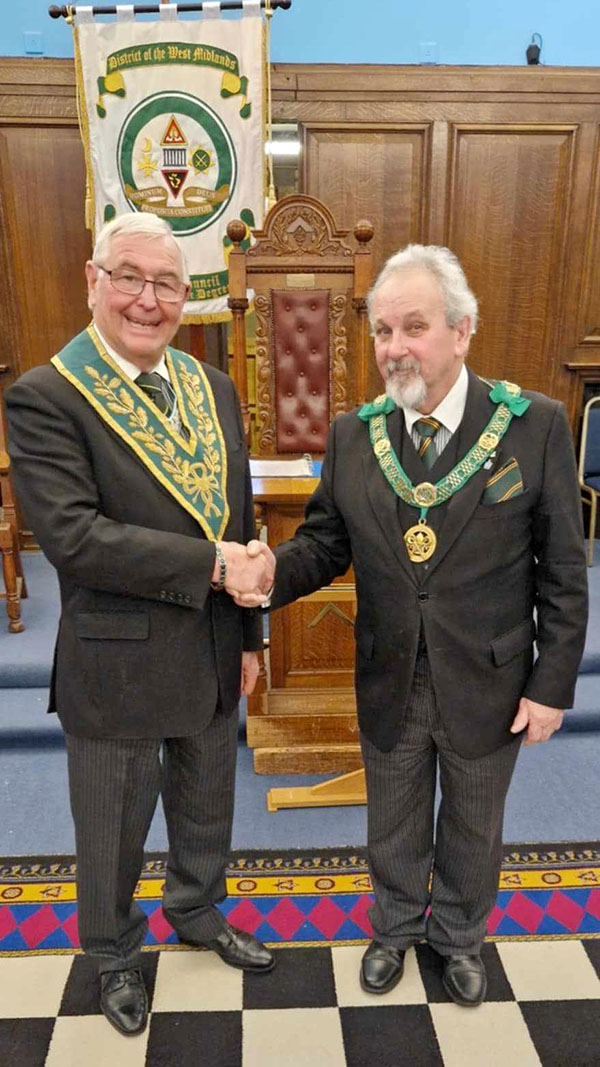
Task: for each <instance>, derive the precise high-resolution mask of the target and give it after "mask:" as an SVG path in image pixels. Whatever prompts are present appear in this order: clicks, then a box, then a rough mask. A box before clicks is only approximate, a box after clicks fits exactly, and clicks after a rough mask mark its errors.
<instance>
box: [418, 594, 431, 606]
mask: <svg viewBox="0 0 600 1067" xmlns="http://www.w3.org/2000/svg"><path fill="white" fill-rule="evenodd" d="M417 600H419V601H420V603H421V604H423V603H424V602H425V601H426V600H429V593H419V594H418V596H417Z"/></svg>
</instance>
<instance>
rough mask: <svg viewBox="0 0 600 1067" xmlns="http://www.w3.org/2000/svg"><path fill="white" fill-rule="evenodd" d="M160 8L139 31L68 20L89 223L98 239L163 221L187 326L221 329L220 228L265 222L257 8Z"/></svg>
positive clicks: (250, 0)
mask: <svg viewBox="0 0 600 1067" xmlns="http://www.w3.org/2000/svg"><path fill="white" fill-rule="evenodd" d="M205 8H208V9H210V12H211V15H217V16H218V15H219V5H218V4H211V5H209V4H205ZM164 9H165V11H164V13H163V12H162V11H161V15H162V17H161V18H160V19H159V20H156V21H153V22H146V21H140V20H137V19H134V15H133V8H132V7H120V8H117V20H116V21H111V22H103V23H100V22H98V21H96V20H95V19H94V17H93V15H92V9H91V8H82V7H77V9H76V15H75V56H76V68H77V81H78V97H79V107H80V123H81V130H82V136H83V142H84V148H85V155H86V166H87V186H88V189H87V192H88V199H87V206H86V221H87V224H88V226H89V227H90V229H92V231H93V233H94V235H95V234H96V233H97V231H98V230H99V228H100V227H101V226H102V224H103V223H104V222H106V221H108V220H109V219H111V218H113V217H114V215H118V214H122V213H123V212H127V211H148V212H153V213H154V214H156V215H160V216H162V217H163V218H165V219H167V220H168V222H169V224H170V225H171V227H172V229H173V232H174V233H175V235H176V236H177V237H178V238H180V239H181V243H182V246H183V249H184V252H185V255H186V260H187V264H188V268H189V271H190V276H191V292H190V297H189V301H188V303H187V304H186V307H185V315H186V319H185V321H187V322H217V321H222V320H224V319H226V318H229V313H228V311H227V261H228V245H229V244H230V242H229V238H228V237H227V235H226V229H227V224H228V223H229V222H230V221H231V220H232V219H234V218H241V219H242V220H243V221H244V222H245V223H246V225H247V227H248V230H249V229H250V228H252V227H255V226H260V225H261V223H262V218H263V209H264V202H265V167H264V130H265V113H264V112H265V109H264V97H265V92H264V82H265V78H264V74H265V56H264V33H263V19H262V17H261V15H260V7H259V4H258V2H257V0H245V3H244V11H243V14H242V17H241V18H235V19H228V18H223V17H206V16H204V17H203V18H201V19H198V20H193V21H192V20H188V21H183V20H181V19H179V18H177V15H176V8H175V5H170V4H165V5H164ZM248 236H249V234H248Z"/></svg>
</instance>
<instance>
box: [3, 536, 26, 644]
mask: <svg viewBox="0 0 600 1067" xmlns="http://www.w3.org/2000/svg"><path fill="white" fill-rule="evenodd" d="M0 547H1V549H2V574H3V577H4V588H5V589H6V614H7V615H8V629H9V631H10V632H11V633H13V634H20V633H22V631H23V630H24V629H25V627H24V625H23V623H22V622H21V597H20V593H19V582H18V578H17V570H16V567H15V557H14V552H13V542H12V532H11V529H10V526H8V525H6V526H5V525H4V524H3V525H2V526H1V527H0Z"/></svg>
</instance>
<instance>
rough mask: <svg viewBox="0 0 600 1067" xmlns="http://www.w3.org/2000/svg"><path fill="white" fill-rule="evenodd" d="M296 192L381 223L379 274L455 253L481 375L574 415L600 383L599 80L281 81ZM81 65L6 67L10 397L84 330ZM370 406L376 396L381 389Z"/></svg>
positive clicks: (576, 73) (592, 73) (468, 71)
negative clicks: (541, 396) (434, 251)
mask: <svg viewBox="0 0 600 1067" xmlns="http://www.w3.org/2000/svg"><path fill="white" fill-rule="evenodd" d="M273 75H274V77H273V110H274V118H275V120H276V121H280V122H287V123H290V122H293V123H297V124H298V128H299V132H300V137H301V141H302V146H303V151H302V157H301V171H300V181H299V186H300V191H302V192H307V193H310V194H312V195H314V196H317V197H319V198H320V199H322V200H323V201H324V202H325V203H326V204H327V205H328V206H329V208H330V209H331V210H332V211H333V213H334V215H335V217H336V220H337V222H338V225H340V226H343V227H347V228H349V229H351V228H352V227H353V226H354V224H355V222H356V221H357V219H359V218H361V217H367V218H369V219H370V220H371V221H372V222H373V224H374V227H375V238H374V258H375V269H378V267H379V266H380V265H381V263H382V262H383V260H384V259H385V258H386V257H387V256H388V255H390V254H391V253H392V252H393V251H394V250H396V249H397V248H398V247H400V246H401V245H403V244H405V243H406V242H407V241H411V240H412V241H424V242H433V243H439V244H448V245H450V247H451V248H453V249H454V250H455V251H456V252H457V254H458V255H459V257H460V258H461V260H462V261H463V263H464V265H465V267H466V270H467V274H468V277H469V280H470V281H471V284H472V286H473V289H474V290H475V292H476V293H477V295H478V297H479V300H480V309H481V328H480V330H479V332H478V335H477V336H476V337H475V339H474V341H473V345H472V349H471V355H470V362H471V364H472V366H473V367H474V368H475V369H476V370H478V371H480V372H482V373H486V374H488V375H492V376H494V377H505V378H509V379H511V380H514V381H517V382H519V383H520V384H521V385H523V386H525V387H528V388H534V389H540V390H542V391H544V392H548V393H550V394H552V395H554V396H557V397H559V398H560V399H562V400H564V402H565V403H566V404H567V406H568V409H569V414H570V417H571V420H572V424H573V427H574V428H576V422H577V418H578V415H579V412H580V409H581V400H582V395H583V388H584V384H585V383H586V382H591V383H598V382H600V209H599V200H600V166H599V156H600V137H599V130H600V70H598V69H595V68H593V69H592V68H580V69H579V68H578V69H576V68H555V69H551V68H541V67H536V68H513V67H504V68H494V67H392V66H386V67H383V66H381V67H369V66H339V67H338V66H310V65H302V66H292V65H287V64H281V65H277V64H276V65H275V66H274V67H273ZM84 184H85V179H84V164H83V152H82V148H81V142H80V138H79V132H78V128H77V113H76V103H75V93H74V71H73V63H72V61H71V60H66V59H65V60H62V59H38V60H29V59H20V58H19V59H0V306H1V308H2V315H1V317H0V367H2V368H3V370H2V371H1V372H0V383H1V384H2V385H6V384H7V383H8V382H9V381H11V380H12V379H13V378H15V377H16V376H18V375H19V374H20V373H22V372H23V371H25V370H27V369H28V368H29V367H31V366H34V365H36V364H38V363H41V362H45V361H46V360H47V359H48V357H49V354H51V353H52V352H53V351H56V350H57V349H58V348H60V347H61V346H62V345H63V344H64V343H65V342H66V341H67V340H68V338H69V337H70V336H72V335H73V334H74V333H75V332H77V330H79V329H81V328H82V327H83V326H84V325H85V323H86V322H87V319H88V311H87V307H86V301H85V297H84V294H83V286H82V264H83V261H84V260H85V259H86V258H87V256H88V255H89V251H90V238H89V234H88V233H87V231H86V230H85V227H84V223H83V199H84ZM370 391H371V392H372V393H373V394H374V393H376V392H377V391H379V384H378V381H377V377H376V375H375V373H373V374H372V377H371V380H370Z"/></svg>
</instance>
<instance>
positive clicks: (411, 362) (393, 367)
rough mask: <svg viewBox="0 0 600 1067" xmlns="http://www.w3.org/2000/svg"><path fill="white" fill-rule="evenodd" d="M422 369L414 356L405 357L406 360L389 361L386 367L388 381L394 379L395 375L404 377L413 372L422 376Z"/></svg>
mask: <svg viewBox="0 0 600 1067" xmlns="http://www.w3.org/2000/svg"><path fill="white" fill-rule="evenodd" d="M420 371H421V367H420V364H419V361H418V360H417V359H414V357H413V356H405V357H404V359H400V360H396V359H388V361H387V363H386V365H385V376H386V379H388V380H389V379H390V378H392V377H393V376H394V375H395V374H398V375H401V376H404V375H406V374H410V373H411V372H413V373H414V374H419V375H420Z"/></svg>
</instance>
